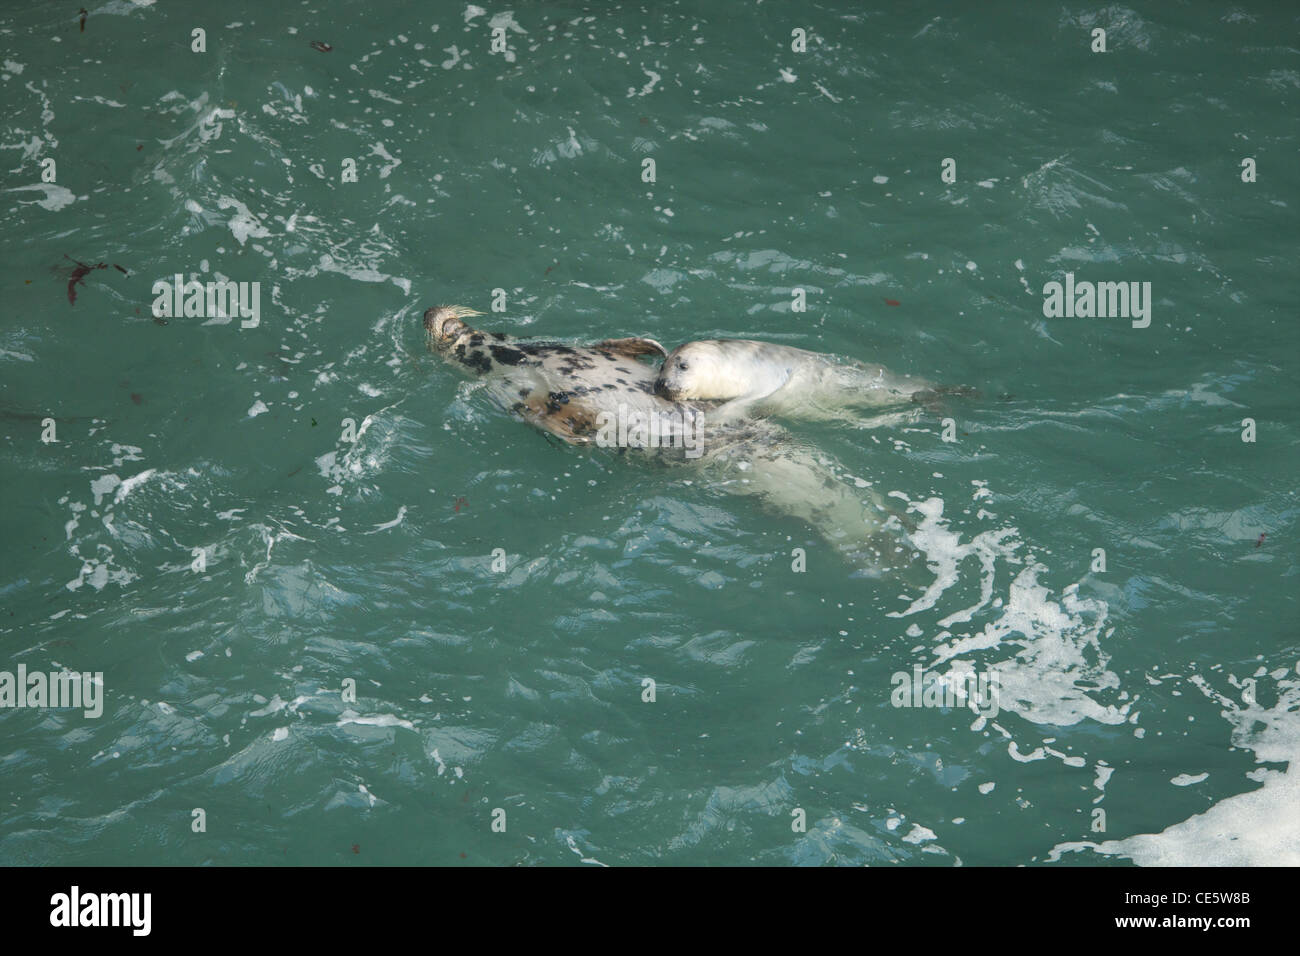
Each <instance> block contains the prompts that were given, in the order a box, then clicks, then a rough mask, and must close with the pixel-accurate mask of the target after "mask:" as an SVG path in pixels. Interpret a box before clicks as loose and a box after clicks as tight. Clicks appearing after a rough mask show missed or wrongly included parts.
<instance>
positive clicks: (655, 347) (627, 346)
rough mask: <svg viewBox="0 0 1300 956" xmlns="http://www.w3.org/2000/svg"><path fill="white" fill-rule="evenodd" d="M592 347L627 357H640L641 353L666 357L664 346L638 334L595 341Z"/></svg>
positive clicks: (666, 351)
mask: <svg viewBox="0 0 1300 956" xmlns="http://www.w3.org/2000/svg"><path fill="white" fill-rule="evenodd" d="M592 348H593V349H599V350H600V351H602V352H613V353H614V354H615V355H625V356H627V357H628V358H640V357H641V356H642V355H653V356H656V357H657V358H661V359H662V358H667V357H668V350H667V349H666V348H664V347H663V346H662V345H660V344H659V343H658V342H656V341H655V340H654V339H646V338H641V337H640V336H632V337H631V338H626V339H605V341H603V342H597V343H596V344H595V345H593V346H592Z"/></svg>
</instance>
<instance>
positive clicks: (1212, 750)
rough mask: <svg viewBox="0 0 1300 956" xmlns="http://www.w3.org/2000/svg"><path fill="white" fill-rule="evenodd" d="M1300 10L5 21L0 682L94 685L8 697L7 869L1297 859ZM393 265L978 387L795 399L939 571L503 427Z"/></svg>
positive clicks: (510, 12) (29, 13)
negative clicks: (51, 702) (175, 288)
mask: <svg viewBox="0 0 1300 956" xmlns="http://www.w3.org/2000/svg"><path fill="white" fill-rule="evenodd" d="M1297 26H1300V15H1298V14H1297V11H1296V9H1295V8H1294V7H1293V6H1291V5H1288V4H1282V3H1273V4H1266V3H1258V4H1232V3H1229V4H1218V3H1206V2H1172V3H1143V4H1134V5H1132V6H1129V5H1124V4H1107V5H1100V4H1095V5H1094V4H1081V3H1074V2H1066V3H1061V4H1031V3H1008V2H987V3H979V4H974V3H970V4H949V3H889V4H881V5H873V4H860V3H848V2H843V3H818V2H812V3H799V4H793V3H776V2H766V3H743V2H738V0H725V2H713V3H700V2H677V3H662V4H659V3H656V4H629V3H617V2H611V3H588V4H579V3H519V4H515V5H513V6H498V7H493V6H487V7H484V8H479V7H476V6H472V5H467V4H465V3H383V4H375V3H368V2H367V3H362V2H338V3H328V4H323V3H306V4H266V3H246V2H241V0H233V2H229V3H223V4H220V5H216V6H214V5H212V4H207V3H197V2H177V3H161V2H160V3H152V2H149V3H146V2H143V0H136V2H130V0H111V2H108V3H106V4H102V5H100V4H97V3H95V4H88V10H87V15H86V18H85V21H84V29H83V25H82V23H81V22H80V20H79V17H78V16H76V15H75V14H72V13H71V11H70V8H65V9H60V10H55V9H54V8H51V7H50V6H48V5H35V4H22V3H13V2H10V3H6V4H4V5H3V9H2V10H0V64H3V66H2V69H0V103H3V119H2V120H0V162H2V165H3V168H4V183H3V186H0V199H2V200H3V201H2V202H0V217H2V218H0V249H2V250H3V269H0V292H2V294H3V299H4V303H5V306H6V307H5V309H4V316H3V319H2V320H0V485H2V487H3V496H4V507H3V510H2V512H0V598H2V600H0V671H3V672H8V673H13V674H16V672H17V670H18V668H19V667H20V666H22V667H24V668H25V669H26V670H27V671H28V672H37V671H41V672H47V673H48V672H50V671H58V670H60V669H61V668H70V669H72V670H74V671H77V672H87V673H91V674H100V675H102V694H103V698H102V705H103V709H102V714H100V715H99V716H97V717H95V716H87V715H86V714H85V713H84V712H83V711H82V710H74V709H51V708H45V709H38V708H28V707H23V708H18V707H16V706H5V707H3V708H0V863H5V864H56V863H57V864H111V863H126V864H146V863H154V864H158V863H161V864H179V865H198V864H230V865H247V864H271V865H276V864H311V865H349V866H356V865H367V864H428V865H511V864H523V865H569V864H572V865H583V864H589V865H594V864H597V863H599V864H605V865H610V866H616V865H631V864H675V865H735V864H752V863H759V864H774V865H786V864H805V865H809V864H810V865H816V864H832V865H834V864H850V865H852V864H872V865H879V864H889V865H942V866H950V865H956V864H966V865H979V864H986V865H987V864H992V865H1018V864H1045V865H1077V864H1081V863H1082V864H1094V865H1095V864H1104V865H1116V864H1118V865H1125V864H1130V863H1138V864H1144V865H1149V864H1167V863H1187V862H1196V863H1229V862H1249V863H1256V864H1278V863H1291V864H1295V863H1297V862H1300V823H1298V822H1297V821H1300V815H1297V814H1296V812H1295V811H1296V808H1297V806H1300V769H1298V767H1297V761H1300V676H1298V675H1297V667H1300V634H1298V628H1297V625H1298V624H1300V614H1297V605H1296V592H1297V587H1296V584H1297V558H1296V548H1295V540H1296V535H1297V531H1298V530H1300V529H1298V521H1297V518H1298V517H1300V515H1298V512H1297V501H1296V491H1295V478H1296V474H1297V465H1300V451H1298V449H1300V413H1298V412H1297V402H1296V398H1297V390H1296V385H1295V361H1296V358H1297V354H1298V346H1300V331H1297V326H1296V318H1297V314H1296V304H1297V294H1298V293H1297V283H1296V261H1297V257H1298V255H1300V231H1298V230H1297V227H1296V210H1297V205H1298V204H1300V188H1298V187H1297V146H1298V145H1300V136H1298V135H1297V134H1298V132H1300V130H1298V128H1297V120H1296V117H1297V100H1298V98H1300V44H1298V43H1297ZM196 28H201V29H203V30H204V31H205V33H204V34H203V47H204V50H203V52H196V51H195V50H194V49H193V46H194V45H195V43H196V41H195V38H194V34H193V32H192V31H194V30H195V29H196ZM1097 28H1100V29H1102V30H1104V31H1105V45H1106V49H1105V52H1094V51H1093V46H1094V45H1095V44H1096V42H1097V41H1096V39H1095V38H1094V32H1093V31H1094V30H1095V29H1097ZM795 30H802V31H804V35H806V50H796V49H794V48H793V46H794V45H798V37H797V36H795V35H792V31H795ZM314 41H315V42H317V43H318V45H317V46H315V47H314V46H313V42H314ZM494 44H495V46H496V47H497V49H496V50H495V51H494ZM502 46H504V49H501V47H502ZM1246 159H1250V160H1252V161H1253V162H1252V163H1251V164H1247V166H1246V167H1244V166H1243V160H1246ZM46 160H53V161H54V164H53V166H52V167H51V166H50V164H48V163H46ZM349 160H351V161H352V162H353V163H354V164H355V169H356V177H355V179H356V181H355V182H349V181H345V179H347V178H350V177H345V172H344V171H345V169H347V168H350V167H349V164H348V162H347V161H349ZM646 160H653V167H654V169H653V172H654V176H653V181H647V175H648V174H647V172H646V165H645V161H646ZM945 160H951V162H950V163H947V164H945ZM1252 165H1253V168H1254V177H1253V179H1254V181H1250V182H1247V181H1244V179H1243V173H1246V176H1245V178H1246V179H1250V178H1252V177H1251V176H1250V175H1249V173H1248V171H1247V167H1249V166H1252ZM945 168H947V169H949V170H951V171H952V174H955V178H954V175H952V174H950V175H949V176H948V177H946V178H945V176H944V175H943V174H944V170H945ZM51 175H52V176H53V179H52V181H51V180H50V178H49V177H50V176H51ZM948 180H951V181H948ZM77 263H81V264H83V265H84V266H87V267H91V268H89V269H88V270H77ZM100 263H102V264H103V265H104V268H94V267H96V266H98V265H99V264H100ZM116 267H120V268H116ZM74 270H76V271H75V272H74ZM1066 273H1070V274H1071V275H1072V276H1073V277H1074V279H1075V280H1077V281H1092V282H1112V281H1113V282H1126V283H1127V282H1136V283H1139V284H1141V283H1150V290H1151V291H1150V299H1149V304H1150V324H1149V326H1147V327H1144V328H1139V327H1134V324H1133V322H1132V321H1130V319H1129V318H1127V317H1122V316H1119V317H1060V318H1056V317H1047V316H1046V315H1045V314H1044V298H1045V295H1044V286H1045V285H1046V284H1047V283H1050V282H1064V281H1065V275H1066ZM177 274H181V275H182V276H183V277H184V278H185V279H187V280H188V279H198V280H200V281H205V282H206V281H209V280H216V279H220V278H227V279H229V280H231V281H234V282H248V283H252V282H257V283H259V288H260V314H259V317H258V324H257V325H256V327H252V328H244V327H242V325H243V323H242V322H241V321H240V320H239V319H238V318H236V320H234V321H228V320H226V319H223V318H216V319H215V320H214V319H213V318H212V317H189V318H187V317H185V316H183V315H182V316H175V315H173V316H171V317H166V318H161V319H160V318H156V317H155V315H154V308H153V306H154V300H155V298H156V297H157V295H156V293H155V291H154V284H155V282H158V281H159V280H171V279H172V277H173V276H175V275H177ZM74 279H80V281H76V282H74ZM498 290H499V291H498ZM794 290H803V292H804V295H805V296H806V303H807V308H806V310H805V311H797V310H796V309H794V308H793V307H792V303H793V302H794V301H795V298H796V296H795V292H794ZM73 297H75V301H72V298H73ZM443 302H455V303H459V304H461V305H465V306H468V307H472V308H476V309H478V310H480V311H482V312H484V313H486V314H485V315H484V316H483V317H481V318H479V319H477V320H476V323H477V324H478V325H479V326H480V327H482V328H484V329H488V330H491V331H501V332H506V333H509V334H511V335H521V336H533V335H535V336H540V337H546V338H555V339H561V340H564V341H570V342H575V343H581V342H592V341H597V340H599V339H604V338H609V337H614V336H626V335H648V336H650V337H653V338H655V339H657V340H659V341H661V342H663V343H665V344H668V345H670V346H671V345H676V344H679V343H682V342H686V341H689V340H692V339H701V338H713V337H743V338H757V339H763V340H767V341H772V342H780V343H784V344H788V345H795V346H798V347H801V348H806V349H813V350H817V351H822V352H828V353H834V354H837V355H841V356H846V357H851V358H856V359H860V360H863V361H872V362H879V363H882V364H884V365H886V366H887V367H889V368H890V369H892V370H894V371H896V372H906V373H912V374H916V375H921V376H924V377H927V378H930V379H933V380H936V381H942V382H950V383H963V384H971V385H974V386H976V387H977V388H978V389H979V395H978V396H977V397H975V398H972V399H962V400H954V401H952V402H949V403H947V404H946V405H945V406H944V407H943V408H941V409H937V410H929V409H926V410H918V411H917V412H916V413H914V414H909V415H907V416H903V417H901V418H898V419H891V420H890V421H888V422H886V423H871V422H856V423H855V422H838V423H825V422H822V423H814V422H789V423H786V424H787V427H788V428H789V429H790V430H791V432H793V433H797V434H798V435H799V438H800V440H801V441H806V442H808V443H810V444H811V445H812V446H814V447H816V448H818V449H820V450H821V451H822V452H823V453H824V454H826V455H827V456H830V457H832V458H833V459H834V460H835V461H837V462H838V463H839V464H840V466H841V467H842V469H843V474H844V479H843V480H845V481H846V482H850V483H852V484H853V485H854V487H861V488H868V487H869V488H871V489H874V490H875V491H876V492H877V493H879V494H880V495H882V496H885V497H886V498H887V499H888V500H889V501H891V502H892V503H893V504H895V505H896V506H897V507H898V508H899V510H903V511H907V512H908V513H909V516H910V519H911V520H912V522H913V523H914V524H915V526H916V532H915V535H914V538H915V542H916V544H917V545H918V546H919V547H920V548H921V550H922V552H923V553H924V554H925V556H926V559H927V563H928V565H929V567H930V577H929V580H931V581H933V584H932V585H931V586H929V587H928V588H927V587H925V586H920V587H918V586H917V585H916V583H915V582H911V581H898V580H893V579H890V578H885V579H883V580H880V579H873V578H869V577H863V576H862V575H861V574H860V573H856V572H858V570H859V569H856V568H854V567H853V566H851V565H850V564H847V563H845V562H844V561H843V560H841V559H840V558H839V557H838V556H837V555H836V553H835V552H834V551H833V550H832V549H830V548H829V547H827V546H826V545H825V544H824V543H823V542H822V540H821V539H820V538H818V537H817V535H816V534H815V533H814V532H813V531H812V529H810V528H809V527H808V526H807V525H805V524H803V523H802V522H801V521H800V520H799V519H798V518H796V517H793V516H790V515H783V514H781V513H777V512H773V511H771V510H765V509H764V508H762V507H761V506H760V504H759V503H757V502H755V501H754V500H752V499H747V498H745V497H730V496H726V495H720V494H718V493H717V491H716V489H713V488H710V487H709V486H708V484H707V483H706V482H702V481H696V480H693V479H692V478H691V476H690V473H689V472H688V471H685V470H681V469H661V468H654V467H641V466H639V465H638V464H637V463H636V462H635V461H633V460H631V456H622V455H618V454H616V453H613V452H611V451H606V450H600V449H592V450H584V449H577V448H571V447H564V446H561V445H560V444H559V443H557V442H553V441H548V440H547V438H546V437H545V436H543V435H542V434H541V433H539V432H537V431H534V430H532V429H531V428H529V427H528V426H527V425H525V424H523V423H521V422H518V421H514V420H512V419H511V418H510V417H508V416H506V415H503V414H501V413H500V412H498V411H497V410H496V409H495V408H494V407H493V406H492V405H491V404H490V403H489V402H487V401H486V400H485V398H484V397H483V395H482V394H481V391H480V390H478V389H476V388H475V387H474V383H473V382H471V381H468V380H467V379H466V378H465V377H464V376H462V375H460V374H458V373H457V372H456V370H455V369H453V368H451V367H449V366H447V365H446V364H444V363H443V362H442V361H440V360H439V359H438V358H437V357H435V356H433V355H431V354H430V353H429V352H428V351H427V349H426V347H425V341H424V334H423V330H422V328H421V322H420V319H421V315H422V313H423V311H424V310H425V309H426V308H427V307H429V306H431V305H434V304H436V303H443ZM494 304H498V305H501V306H503V308H502V309H501V310H500V311H494V309H493V306H494ZM51 419H52V420H53V423H54V425H53V427H54V431H53V433H52V434H51V433H50V425H49V420H51ZM345 419H351V420H352V422H353V423H354V424H355V429H354V430H356V431H359V432H360V434H359V436H358V437H357V440H356V441H355V442H349V441H346V440H344V437H343V436H344V431H345V428H346V426H345V425H344V424H343V423H344V420H345ZM944 419H950V422H949V423H948V424H945V422H944ZM945 432H947V436H946V437H947V438H950V439H953V440H945ZM43 436H44V437H45V438H50V439H53V440H49V441H43V440H42V438H43ZM1243 439H1251V440H1243ZM795 549H803V552H804V555H805V560H806V570H804V571H796V570H795V569H794V568H795V565H796V564H797V560H798V559H797V558H796V557H795V556H794V554H793V552H794V551H795ZM199 568H201V569H199ZM914 668H920V669H921V670H920V671H916V670H914ZM954 668H967V669H974V671H975V672H977V673H989V672H994V673H997V674H998V675H999V679H1000V682H1001V684H1000V686H1001V693H1000V696H999V697H998V705H999V707H998V712H997V713H996V714H985V715H983V716H981V714H979V713H976V712H973V711H972V710H971V709H970V708H969V707H963V706H960V705H958V706H952V707H901V706H895V704H897V703H899V702H900V701H899V699H898V697H897V696H896V695H895V693H894V692H895V686H896V683H897V680H898V678H897V676H896V675H903V677H904V678H907V679H910V678H911V676H912V675H914V674H916V673H922V674H928V675H936V674H947V673H949V672H950V671H952V670H954ZM931 679H933V678H932V677H931ZM647 680H649V681H653V682H654V683H653V698H654V699H653V700H647V699H645V698H647V697H649V696H651V694H650V690H649V688H648V687H647V685H646V681H647ZM0 681H3V677H2V676H0ZM97 686H100V685H97ZM353 688H354V690H353ZM2 692H3V688H2V687H0V693H2ZM0 702H3V700H2V699H0ZM196 811H201V812H196ZM494 823H495V824H496V825H495V826H494Z"/></svg>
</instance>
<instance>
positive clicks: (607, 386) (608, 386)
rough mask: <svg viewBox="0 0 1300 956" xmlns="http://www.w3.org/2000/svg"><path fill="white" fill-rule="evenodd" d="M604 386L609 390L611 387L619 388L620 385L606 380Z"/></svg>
mask: <svg viewBox="0 0 1300 956" xmlns="http://www.w3.org/2000/svg"><path fill="white" fill-rule="evenodd" d="M602 387H603V388H605V389H607V390H608V389H611V388H618V386H617V385H615V384H613V383H612V382H606V383H605V384H604V385H603V386H602Z"/></svg>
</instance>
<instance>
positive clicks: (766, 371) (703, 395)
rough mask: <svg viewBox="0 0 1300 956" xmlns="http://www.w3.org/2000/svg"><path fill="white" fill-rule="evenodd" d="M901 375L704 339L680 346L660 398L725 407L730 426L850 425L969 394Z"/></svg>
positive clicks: (793, 351) (658, 386) (660, 381)
mask: <svg viewBox="0 0 1300 956" xmlns="http://www.w3.org/2000/svg"><path fill="white" fill-rule="evenodd" d="M971 391H972V390H970V389H967V388H965V387H964V386H957V387H951V386H936V385H935V384H934V383H932V382H929V381H926V380H925V379H923V378H917V377H914V376H911V375H896V374H894V373H893V372H890V371H889V370H888V369H887V368H885V367H884V366H883V365H874V364H868V363H865V362H858V361H854V360H851V359H842V358H839V357H837V356H833V355H824V354H822V353H820V352H809V351H808V350H806V349H798V348H794V347H793V346H789V345H774V344H772V343H770V342H757V341H754V340H752V339H702V340H700V341H697V342H687V343H686V344H685V345H679V346H678V347H677V348H675V349H673V351H672V352H671V353H669V355H668V356H667V357H666V358H665V359H664V364H663V367H662V369H661V370H660V372H659V375H658V377H657V378H656V379H655V393H656V394H658V395H661V396H663V397H664V398H666V399H668V400H670V401H706V400H713V401H722V402H724V403H725V404H723V405H721V406H719V408H718V409H717V414H718V415H719V416H721V417H723V418H733V417H737V416H743V415H762V414H777V415H782V416H786V417H791V418H805V419H819V418H820V419H831V418H840V417H844V415H845V414H846V411H847V410H848V409H851V408H883V407H885V406H889V405H898V404H905V403H909V402H911V403H916V404H929V403H932V402H933V401H934V400H935V399H936V398H938V397H939V396H941V395H952V394H969V393H970V392H971Z"/></svg>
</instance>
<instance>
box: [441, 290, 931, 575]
mask: <svg viewBox="0 0 1300 956" xmlns="http://www.w3.org/2000/svg"><path fill="white" fill-rule="evenodd" d="M481 314H482V313H480V312H475V311H473V310H471V309H465V308H462V307H460V306H435V307H433V308H431V309H429V310H428V311H426V312H425V313H424V328H425V331H426V333H427V336H428V344H429V348H430V350H431V351H433V352H434V353H435V354H438V355H440V356H441V357H442V358H444V359H445V360H447V361H449V362H451V363H452V364H454V365H456V366H457V367H459V368H460V369H462V370H463V371H465V372H467V373H469V374H471V375H474V376H475V377H477V378H478V379H480V380H482V381H483V382H484V384H485V386H486V388H485V389H484V391H486V393H487V395H488V396H489V398H490V399H491V400H492V401H493V402H494V404H496V405H497V406H498V407H500V408H501V409H503V410H504V411H507V412H509V413H511V414H513V415H515V416H517V417H518V418H520V419H522V420H524V421H526V422H528V423H529V424H531V425H533V426H535V427H537V428H540V429H542V430H543V431H545V432H547V433H548V434H551V435H555V436H557V437H559V438H560V439H562V440H563V441H565V442H566V443H568V444H572V445H598V446H606V445H611V444H612V445H615V446H617V447H619V448H620V449H629V450H630V449H632V448H642V449H645V450H646V451H647V452H649V453H651V455H652V457H653V458H654V459H655V460H657V461H661V462H666V463H668V464H673V465H686V464H689V465H690V466H691V467H693V468H695V469H696V470H697V474H698V476H699V478H700V479H702V481H701V482H700V483H701V484H703V485H704V486H705V487H706V488H708V489H709V490H710V491H717V492H720V493H724V494H730V495H745V496H753V497H755V498H756V499H757V500H758V501H759V502H760V503H761V504H763V505H764V506H765V507H767V508H768V509H769V510H772V511H775V512H777V513H779V514H782V515H788V516H791V517H795V518H798V519H801V520H803V521H805V522H806V523H807V524H809V525H811V526H812V527H813V528H814V529H815V530H816V531H817V532H818V533H819V534H820V535H821V536H822V537H823V538H824V539H825V540H826V541H827V542H828V543H829V544H830V545H831V546H832V547H833V548H834V550H835V551H836V552H837V553H839V554H840V555H841V556H842V557H843V558H844V559H845V560H846V561H848V562H849V563H850V564H852V565H853V566H854V567H855V568H857V572H856V573H860V574H863V575H866V576H873V577H874V576H879V575H881V574H883V573H885V572H886V571H889V570H898V569H902V568H908V569H917V562H918V560H919V555H918V554H917V552H916V551H915V549H913V548H912V547H911V546H910V544H909V543H908V542H907V539H906V531H905V528H904V527H903V525H902V524H901V523H900V520H899V516H898V515H897V512H894V511H893V510H891V509H890V508H889V507H888V506H887V504H886V503H885V502H884V500H883V499H882V498H881V497H880V496H879V495H878V494H876V493H875V491H873V490H872V489H870V488H862V487H854V486H853V485H852V484H850V480H849V479H847V478H846V476H845V474H844V472H843V469H842V468H840V467H839V466H838V464H837V463H836V462H835V461H834V460H833V459H832V458H830V456H828V455H825V454H823V453H821V452H819V451H817V450H816V449H814V448H812V447H810V446H808V445H806V444H804V443H802V442H799V441H796V440H795V439H794V438H793V437H792V436H790V434H789V433H788V432H787V431H786V430H785V429H784V428H782V427H781V426H779V425H777V424H775V423H774V422H771V421H767V420H764V419H751V418H746V417H744V416H740V415H734V416H729V417H727V418H726V419H719V420H718V421H715V420H714V417H715V412H716V410H717V408H718V405H717V403H716V402H713V401H710V400H707V399H702V400H699V401H695V400H687V399H682V400H677V399H673V398H668V397H666V396H664V395H663V394H662V391H656V388H655V384H656V380H657V378H658V376H659V370H658V369H657V368H655V367H654V366H653V365H649V364H646V363H645V362H643V361H642V359H646V358H649V359H652V360H653V359H658V358H663V357H664V356H666V355H667V350H666V349H664V347H663V346H662V345H660V344H659V343H658V342H656V341H654V340H653V339H648V338H642V337H631V338H621V339H606V340H604V341H601V342H597V343H595V344H594V345H588V346H575V345H566V344H564V343H560V342H545V341H534V340H521V339H517V338H512V337H510V336H507V335H504V334H502V333H499V332H491V333H488V332H481V331H479V330H477V329H474V328H472V327H471V326H469V325H467V324H466V323H465V322H464V321H463V320H464V319H466V318H468V317H470V316H475V315H481ZM809 354H812V353H809ZM618 416H624V417H628V416H639V417H640V418H642V419H643V420H644V419H650V418H652V417H654V416H660V417H662V418H663V419H666V421H667V424H666V425H664V426H663V427H662V429H661V433H660V438H661V440H660V441H659V442H658V443H654V442H648V443H647V442H640V443H638V442H637V441H635V440H632V439H634V437H635V432H633V431H632V430H631V429H629V430H628V432H627V434H626V438H627V439H629V440H626V441H624V440H622V439H623V438H624V436H623V434H622V433H618V435H617V438H618V439H619V440H615V441H610V440H609V439H610V438H611V437H613V436H611V433H610V432H609V431H608V430H606V429H605V428H603V427H602V423H606V424H607V423H608V421H609V420H610V419H611V418H612V417H618ZM642 437H644V435H643V436H642ZM678 439H680V444H678ZM922 571H923V569H922Z"/></svg>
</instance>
